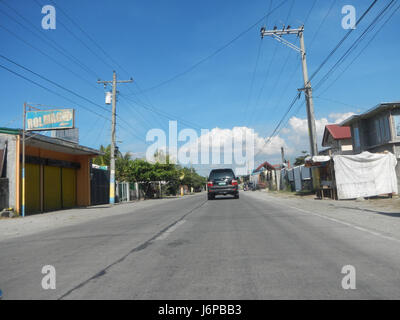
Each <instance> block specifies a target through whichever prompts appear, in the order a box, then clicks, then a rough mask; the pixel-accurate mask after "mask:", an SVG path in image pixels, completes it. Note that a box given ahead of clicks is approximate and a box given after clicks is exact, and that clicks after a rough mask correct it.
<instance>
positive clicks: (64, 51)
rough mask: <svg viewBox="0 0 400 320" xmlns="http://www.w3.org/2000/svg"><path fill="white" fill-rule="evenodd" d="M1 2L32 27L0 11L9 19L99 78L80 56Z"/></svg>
mask: <svg viewBox="0 0 400 320" xmlns="http://www.w3.org/2000/svg"><path fill="white" fill-rule="evenodd" d="M1 3H2V4H3V5H5V6H6V7H7V8H9V9H10V10H12V11H13V12H14V13H15V14H16V15H17V16H18V17H20V18H21V19H22V20H24V21H25V22H26V23H27V24H29V25H30V26H31V27H30V28H28V27H26V26H25V25H23V24H22V23H20V22H19V21H18V20H16V19H15V18H14V17H12V16H10V15H9V14H8V13H7V12H4V11H3V10H0V12H2V13H3V14H4V15H6V16H7V17H8V18H9V19H11V20H13V21H14V22H15V23H17V24H18V25H20V26H21V27H23V28H24V29H26V30H28V31H29V32H31V33H32V34H33V35H35V36H36V37H38V38H39V39H41V40H42V41H44V42H46V44H47V45H49V46H50V47H52V48H53V49H54V50H56V51H57V52H58V53H60V54H62V55H63V56H64V57H66V58H67V59H69V60H70V61H72V62H73V63H75V64H76V65H78V66H79V67H80V68H82V69H83V70H85V71H86V72H87V73H88V74H90V75H94V76H95V77H96V78H98V76H97V74H96V73H95V72H94V71H93V70H92V69H91V68H89V67H88V66H87V65H86V64H85V63H83V62H82V61H80V60H79V59H78V58H76V57H75V56H74V55H72V54H71V53H70V52H69V51H68V50H67V49H66V48H64V47H63V46H61V45H60V44H58V43H56V42H55V41H54V40H52V39H51V38H46V37H44V36H42V35H41V34H40V33H39V32H37V30H38V28H37V27H36V26H35V25H34V24H33V23H32V22H30V21H29V20H28V19H26V18H25V17H24V16H23V15H21V14H20V13H19V12H18V11H17V10H16V9H15V8H13V7H11V6H10V5H8V4H7V3H5V2H1Z"/></svg>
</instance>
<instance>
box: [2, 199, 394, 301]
mask: <svg viewBox="0 0 400 320" xmlns="http://www.w3.org/2000/svg"><path fill="white" fill-rule="evenodd" d="M153 202H154V204H153V205H151V206H147V207H146V208H143V209H142V210H141V211H140V212H132V213H128V214H122V215H117V216H115V217H112V216H111V217H103V218H100V219H98V220H93V221H90V222H86V223H82V224H79V225H75V226H69V227H65V228H61V229H56V230H52V231H46V232H41V233H37V234H35V235H30V236H25V237H18V238H14V239H11V240H5V241H2V242H0V289H1V290H2V291H3V299H373V298H378V299H380V298H384V299H399V298H400V245H399V244H400V243H399V242H396V241H395V240H393V239H389V238H388V239H386V238H384V237H379V236H377V235H374V234H373V233H370V232H365V231H364V230H362V229H357V228H354V227H352V226H348V225H344V224H340V223H337V222H335V221H332V220H328V219H324V218H323V217H320V216H316V215H313V214H311V213H309V212H307V211H305V210H298V209H296V208H294V207H289V206H287V205H286V204H285V200H279V201H268V200H267V199H265V200H264V199H260V198H259V197H254V196H253V195H252V193H251V192H241V193H240V199H231V198H223V199H217V200H212V201H207V200H206V195H205V194H204V193H203V194H199V195H195V196H189V197H185V198H182V199H176V200H161V201H157V200H154V201H153ZM132 206H133V207H134V206H135V204H132ZM309 210H310V212H312V210H313V208H310V209H309ZM44 265H53V266H54V267H55V269H56V289H55V290H52V289H50V290H44V289H42V286H41V281H42V278H43V277H44V275H43V274H42V273H41V269H42V267H43V266H44ZM345 265H352V266H354V267H355V270H356V289H355V290H351V289H349V290H344V289H343V288H342V285H341V283H342V278H343V277H344V276H345V275H344V274H342V273H341V270H342V267H343V266H345Z"/></svg>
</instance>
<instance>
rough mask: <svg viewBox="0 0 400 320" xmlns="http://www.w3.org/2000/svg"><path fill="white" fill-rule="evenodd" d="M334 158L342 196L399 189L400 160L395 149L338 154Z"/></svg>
mask: <svg viewBox="0 0 400 320" xmlns="http://www.w3.org/2000/svg"><path fill="white" fill-rule="evenodd" d="M333 161H334V165H335V177H336V186H337V193H338V198H339V199H352V198H358V197H372V196H377V195H380V194H385V193H397V192H398V191H397V178H396V171H395V167H396V164H397V160H396V157H395V156H394V155H393V154H392V153H370V152H363V153H360V154H357V155H338V156H334V157H333Z"/></svg>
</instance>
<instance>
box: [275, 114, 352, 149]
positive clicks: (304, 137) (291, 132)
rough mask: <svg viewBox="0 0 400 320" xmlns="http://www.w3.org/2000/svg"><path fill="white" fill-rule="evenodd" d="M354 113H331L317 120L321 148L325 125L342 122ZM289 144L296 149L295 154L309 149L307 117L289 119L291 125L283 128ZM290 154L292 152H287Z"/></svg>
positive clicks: (316, 126) (318, 139)
mask: <svg viewBox="0 0 400 320" xmlns="http://www.w3.org/2000/svg"><path fill="white" fill-rule="evenodd" d="M352 115H354V113H353V112H347V113H331V114H329V116H328V117H327V118H321V119H316V120H315V129H316V132H317V143H318V146H319V149H321V142H322V137H323V134H324V130H325V126H326V125H327V124H332V123H336V124H338V123H341V122H342V121H343V120H345V119H347V118H349V117H351V116H352ZM282 132H283V134H284V136H285V138H286V140H287V144H288V145H289V146H290V147H291V148H292V150H294V152H295V154H299V153H300V152H301V151H302V150H309V149H310V144H309V137H308V122H307V119H302V118H297V117H291V118H290V119H289V127H288V128H285V129H284V130H282ZM287 153H288V154H289V153H290V152H287Z"/></svg>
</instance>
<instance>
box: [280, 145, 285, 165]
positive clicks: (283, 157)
mask: <svg viewBox="0 0 400 320" xmlns="http://www.w3.org/2000/svg"><path fill="white" fill-rule="evenodd" d="M281 156H282V166H283V165H284V163H285V150H284V149H283V147H281Z"/></svg>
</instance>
